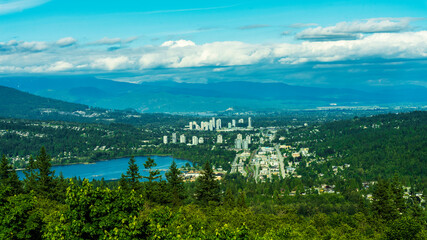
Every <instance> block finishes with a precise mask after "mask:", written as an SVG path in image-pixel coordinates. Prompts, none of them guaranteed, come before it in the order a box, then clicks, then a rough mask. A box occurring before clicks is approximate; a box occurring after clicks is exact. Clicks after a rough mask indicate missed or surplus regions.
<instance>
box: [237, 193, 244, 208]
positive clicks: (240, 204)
mask: <svg viewBox="0 0 427 240" xmlns="http://www.w3.org/2000/svg"><path fill="white" fill-rule="evenodd" d="M237 206H238V207H241V208H246V193H245V192H244V191H241V192H240V194H239V198H238V199H237Z"/></svg>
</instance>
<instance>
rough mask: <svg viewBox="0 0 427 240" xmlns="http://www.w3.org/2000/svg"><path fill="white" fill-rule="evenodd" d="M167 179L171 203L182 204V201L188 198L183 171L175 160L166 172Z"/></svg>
mask: <svg viewBox="0 0 427 240" xmlns="http://www.w3.org/2000/svg"><path fill="white" fill-rule="evenodd" d="M166 179H167V181H168V188H169V194H170V198H171V203H172V204H173V205H174V206H178V205H181V204H182V201H183V200H184V199H185V198H186V193H185V188H184V180H183V179H182V176H181V171H180V170H179V169H178V167H177V165H176V163H175V161H173V162H172V165H171V166H170V168H169V171H167V172H166Z"/></svg>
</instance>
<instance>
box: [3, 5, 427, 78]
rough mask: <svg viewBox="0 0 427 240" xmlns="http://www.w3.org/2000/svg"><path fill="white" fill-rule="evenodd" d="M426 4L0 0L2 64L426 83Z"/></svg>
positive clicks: (8, 70)
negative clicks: (390, 67) (391, 72)
mask: <svg viewBox="0 0 427 240" xmlns="http://www.w3.org/2000/svg"><path fill="white" fill-rule="evenodd" d="M426 13H427V1H417V0H415V1H394V0H389V1H382V0H379V1H367V0H359V1H322V0H317V1H314V0H307V1H234V0H231V1H230V0H229V1H223V0H220V1H128V0H122V1H105V0H104V1H97V0H91V1H81V0H75V1H62V0H52V1H49V0H6V1H4V0H3V1H1V0H0V74H1V75H6V76H10V75H23V74H61V75H64V74H93V75H98V76H107V77H108V76H109V77H113V78H115V79H118V80H122V81H132V82H139V81H155V80H176V81H223V80H226V79H237V80H251V81H257V80H259V81H261V80H264V81H282V82H287V83H292V84H305V85H336V86H340V85H344V86H345V85H366V84H370V85H378V84H379V85H382V84H383V85H396V84H417V85H422V86H425V85H426V82H425V81H426V80H424V79H423V77H422V75H423V74H424V75H425V72H424V71H425V67H424V66H425V58H426V57H427V46H426V45H427V44H426V42H427V32H426V31H425V30H426V28H427V21H426V19H425V17H426ZM384 65H386V66H399V68H397V67H395V68H393V69H389V70H388V71H398V73H397V74H391V75H390V74H387V72H383V71H384V69H387V68H388V67H386V68H385V67H382V66H384ZM414 66H415V67H414ZM414 68H415V70H414ZM325 69H329V70H325ZM331 69H336V71H334V72H333V73H334V74H331V72H330V71H332V70H331ZM255 70H256V71H265V72H266V74H265V75H262V76H259V74H255V73H254V71H255ZM411 71H412V72H411ZM339 72H342V74H341V75H340V74H338V75H339V76H337V77H328V76H332V75H334V76H335V75H337V73H339ZM414 72H416V73H414ZM344 73H345V74H344ZM381 73H383V75H384V76H388V77H384V78H381V76H382V75H381ZM162 76H163V77H162ZM225 76H227V77H225ZM255 76H257V77H255ZM369 76H376V77H375V78H374V79H370V78H369ZM396 76H399V77H396ZM408 76H410V77H408ZM329 78H330V79H329ZM340 79H341V80H340ZM342 79H353V80H351V81H352V82H348V81H344V80H342Z"/></svg>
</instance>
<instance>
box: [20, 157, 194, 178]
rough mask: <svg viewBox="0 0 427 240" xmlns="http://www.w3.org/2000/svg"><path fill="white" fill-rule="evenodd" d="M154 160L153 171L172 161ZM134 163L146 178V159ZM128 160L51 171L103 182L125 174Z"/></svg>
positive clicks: (181, 163)
mask: <svg viewBox="0 0 427 240" xmlns="http://www.w3.org/2000/svg"><path fill="white" fill-rule="evenodd" d="M151 158H153V159H154V161H155V163H156V164H157V166H156V167H155V169H169V167H170V165H171V164H172V161H173V160H174V159H173V158H172V157H161V156H151ZM135 160H136V163H137V164H138V167H139V173H140V174H141V175H142V176H148V175H149V174H148V171H145V168H144V165H143V164H144V163H145V161H146V160H147V157H135ZM128 162H129V158H118V159H111V160H107V161H100V162H96V163H93V164H74V165H67V166H54V167H52V170H55V175H57V176H58V175H59V173H60V172H62V174H63V175H64V177H65V178H72V177H80V178H82V179H83V178H87V179H89V180H92V179H97V180H100V179H102V178H104V179H105V180H114V179H119V178H120V177H121V176H122V173H123V174H126V171H127V169H128ZM175 162H176V165H178V167H182V166H184V165H185V164H186V163H187V162H188V163H190V164H191V162H189V161H186V160H181V159H175ZM160 173H161V174H162V176H163V177H162V179H166V178H165V176H164V175H165V171H161V172H160ZM18 176H19V178H20V179H23V178H25V175H24V173H23V172H22V171H18Z"/></svg>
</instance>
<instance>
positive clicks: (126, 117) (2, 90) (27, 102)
mask: <svg viewBox="0 0 427 240" xmlns="http://www.w3.org/2000/svg"><path fill="white" fill-rule="evenodd" d="M0 118H20V119H36V120H55V121H72V122H89V123H93V122H99V123H126V124H134V125H156V124H158V125H161V124H162V123H164V122H176V123H178V122H179V121H183V122H182V123H180V124H181V125H183V124H184V123H185V122H186V120H185V118H183V117H180V116H173V115H169V114H161V113H156V114H153V113H144V114H141V113H137V112H135V111H133V110H108V109H103V108H93V107H89V106H87V105H84V104H77V103H69V102H65V101H61V100H55V99H51V98H45V97H40V96H36V95H33V94H30V93H26V92H22V91H19V90H16V89H13V88H10V87H4V86H0Z"/></svg>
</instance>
